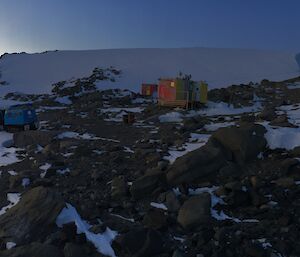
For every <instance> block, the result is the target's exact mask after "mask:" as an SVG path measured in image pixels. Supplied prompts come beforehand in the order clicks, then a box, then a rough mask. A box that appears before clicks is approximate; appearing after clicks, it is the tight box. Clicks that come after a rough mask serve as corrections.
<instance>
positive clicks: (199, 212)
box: [177, 193, 211, 229]
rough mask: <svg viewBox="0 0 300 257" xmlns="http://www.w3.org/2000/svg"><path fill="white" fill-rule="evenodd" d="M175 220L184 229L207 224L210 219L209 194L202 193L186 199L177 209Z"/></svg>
mask: <svg viewBox="0 0 300 257" xmlns="http://www.w3.org/2000/svg"><path fill="white" fill-rule="evenodd" d="M177 221H178V223H179V224H180V225H181V226H182V227H184V228H185V229H191V228H197V226H199V225H204V224H206V225H207V224H209V222H210V221H211V196H210V194H208V193H204V194H201V195H198V196H193V197H191V198H190V199H188V200H186V201H185V202H184V204H183V205H182V206H181V208H180V210H179V213H178V217H177Z"/></svg>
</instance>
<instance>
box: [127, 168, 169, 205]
mask: <svg viewBox="0 0 300 257" xmlns="http://www.w3.org/2000/svg"><path fill="white" fill-rule="evenodd" d="M164 182H165V174H164V173H162V172H161V171H156V170H155V171H152V172H151V173H149V174H147V175H144V176H142V177H141V178H139V179H137V180H136V181H134V182H133V184H132V186H131V188H130V193H131V195H132V196H133V198H135V199H141V198H144V197H146V196H148V195H150V194H151V193H152V192H153V191H154V190H155V189H157V188H158V187H159V186H160V185H162V184H164Z"/></svg>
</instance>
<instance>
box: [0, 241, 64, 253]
mask: <svg viewBox="0 0 300 257" xmlns="http://www.w3.org/2000/svg"><path fill="white" fill-rule="evenodd" d="M0 256H1V257H23V256H24V257H25V256H28V257H34V256H38V257H54V256H55V257H63V256H64V255H63V254H62V252H61V251H60V250H59V249H58V248H57V247H56V246H53V245H47V244H41V243H36V242H34V243H31V244H29V245H24V246H20V247H16V248H12V249H10V250H6V251H0Z"/></svg>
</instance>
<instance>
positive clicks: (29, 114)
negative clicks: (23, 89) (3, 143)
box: [3, 104, 39, 130]
mask: <svg viewBox="0 0 300 257" xmlns="http://www.w3.org/2000/svg"><path fill="white" fill-rule="evenodd" d="M3 127H4V130H30V129H33V130H34V129H38V127H39V122H38V119H37V115H36V112H35V109H34V108H33V107H32V106H31V105H28V104H27V105H13V106H10V107H9V108H8V109H7V110H5V112H4V119H3Z"/></svg>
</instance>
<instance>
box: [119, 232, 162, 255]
mask: <svg viewBox="0 0 300 257" xmlns="http://www.w3.org/2000/svg"><path fill="white" fill-rule="evenodd" d="M115 243H116V244H117V245H118V246H119V247H120V248H121V249H123V250H125V251H126V252H127V253H129V256H132V257H150V256H155V255H156V254H159V253H161V252H162V251H163V244H164V243H163V238H162V236H161V234H160V233H159V232H158V231H156V230H153V229H144V228H139V229H135V230H131V231H130V232H128V233H126V234H123V235H121V236H119V237H118V238H117V239H116V241H115Z"/></svg>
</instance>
